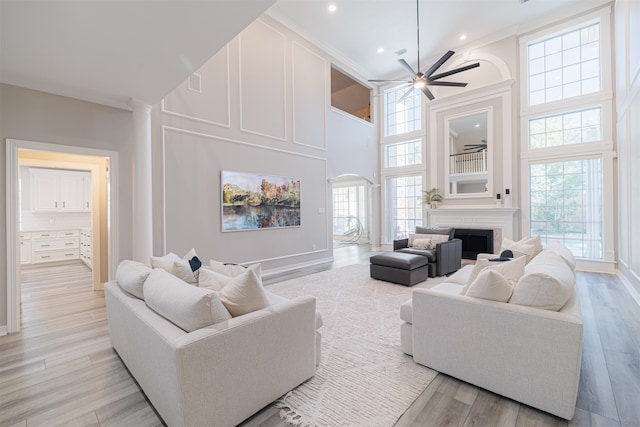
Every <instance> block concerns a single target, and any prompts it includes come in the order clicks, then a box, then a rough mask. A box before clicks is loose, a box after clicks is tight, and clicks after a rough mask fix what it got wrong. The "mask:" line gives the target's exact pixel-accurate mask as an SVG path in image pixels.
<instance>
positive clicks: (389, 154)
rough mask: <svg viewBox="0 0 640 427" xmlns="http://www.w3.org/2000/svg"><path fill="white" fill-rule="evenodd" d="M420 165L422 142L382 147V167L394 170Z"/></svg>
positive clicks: (400, 143)
mask: <svg viewBox="0 0 640 427" xmlns="http://www.w3.org/2000/svg"><path fill="white" fill-rule="evenodd" d="M420 163H422V141H421V140H419V139H418V140H415V141H409V142H398V143H396V144H387V145H386V146H385V147H384V167H386V168H396V167H402V166H410V165H419V164H420Z"/></svg>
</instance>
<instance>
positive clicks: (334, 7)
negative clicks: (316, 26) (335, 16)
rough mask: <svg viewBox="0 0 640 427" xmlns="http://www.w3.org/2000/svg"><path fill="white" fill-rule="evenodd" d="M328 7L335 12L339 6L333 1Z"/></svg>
mask: <svg viewBox="0 0 640 427" xmlns="http://www.w3.org/2000/svg"><path fill="white" fill-rule="evenodd" d="M327 9H329V12H332V13H333V12H335V11H336V10H337V9H338V6H336V5H335V4H333V3H331V4H330V5H329V7H328V8H327Z"/></svg>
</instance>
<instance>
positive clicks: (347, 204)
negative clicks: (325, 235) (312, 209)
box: [333, 185, 366, 235]
mask: <svg viewBox="0 0 640 427" xmlns="http://www.w3.org/2000/svg"><path fill="white" fill-rule="evenodd" d="M364 202H365V198H364V185H353V186H348V187H334V188H333V234H335V235H345V234H346V233H348V232H349V231H351V230H352V229H353V228H354V227H361V228H362V229H364V228H365V226H366V224H365V207H364Z"/></svg>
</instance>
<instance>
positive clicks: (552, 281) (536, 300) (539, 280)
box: [509, 250, 576, 311]
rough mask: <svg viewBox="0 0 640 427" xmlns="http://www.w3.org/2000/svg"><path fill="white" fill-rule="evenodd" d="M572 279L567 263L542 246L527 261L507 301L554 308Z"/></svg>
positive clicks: (558, 306)
mask: <svg viewBox="0 0 640 427" xmlns="http://www.w3.org/2000/svg"><path fill="white" fill-rule="evenodd" d="M575 282H576V278H575V274H574V272H573V270H572V269H571V268H570V267H569V266H568V265H567V263H566V262H565V261H564V260H563V259H562V258H561V257H560V256H559V255H558V254H556V253H554V252H552V251H548V250H544V251H542V252H541V253H540V254H539V255H538V256H537V257H536V258H535V259H534V260H533V261H532V262H531V263H529V264H528V265H527V267H526V269H525V274H524V276H522V278H521V279H520V280H519V281H518V283H517V284H516V286H515V288H514V290H513V295H512V296H511V299H510V300H509V303H510V304H518V305H525V306H529V307H536V308H541V309H544V310H553V311H558V310H560V309H561V308H562V307H563V306H564V305H565V304H566V302H567V301H568V300H569V298H570V297H571V294H572V292H573V287H574V286H575Z"/></svg>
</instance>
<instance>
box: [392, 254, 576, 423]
mask: <svg viewBox="0 0 640 427" xmlns="http://www.w3.org/2000/svg"><path fill="white" fill-rule="evenodd" d="M569 264H570V263H569ZM574 268H575V265H574ZM472 270H473V266H466V267H464V268H463V269H462V270H460V271H458V272H457V273H456V274H454V275H453V276H451V277H449V278H448V279H447V280H446V281H445V282H444V283H441V284H439V285H437V286H435V287H434V288H432V289H429V290H427V289H416V290H414V291H413V297H412V299H411V300H409V301H407V302H406V303H405V304H403V305H402V307H401V310H400V317H401V319H402V320H403V321H404V323H403V324H402V326H401V344H402V351H403V352H404V353H406V354H409V355H413V359H414V360H415V361H416V362H417V363H420V364H422V365H425V366H428V367H430V368H432V369H434V370H436V371H438V372H442V373H444V374H447V375H451V376H453V377H455V378H458V379H461V380H463V381H466V382H469V383H471V384H474V385H477V386H478V387H482V388H484V389H487V390H489V391H492V392H494V393H497V394H500V395H502V396H505V397H508V398H511V399H513V400H516V401H518V402H522V403H525V404H527V405H530V406H533V407H535V408H538V409H541V410H543V411H546V412H549V413H551V414H554V415H557V416H559V417H562V418H565V419H571V418H572V417H573V414H574V411H575V404H576V398H577V392H578V385H579V382H580V364H581V357H582V339H583V336H582V334H583V323H582V315H581V310H580V301H579V298H578V292H577V287H576V285H575V274H574V272H573V269H572V268H571V267H570V265H568V264H567V263H566V262H565V261H564V260H563V259H562V258H561V257H560V256H558V255H557V254H556V253H551V251H547V250H545V251H543V252H542V253H541V254H539V255H538V256H537V257H535V258H534V259H533V260H532V261H531V262H530V263H529V264H527V265H526V267H525V276H526V275H527V274H530V275H531V274H535V275H536V277H534V278H535V279H544V277H545V275H547V276H546V277H547V278H548V281H549V283H551V282H554V281H555V280H556V279H557V278H554V276H555V275H557V276H558V277H562V280H563V281H565V282H566V281H570V282H571V283H564V284H565V285H567V284H568V285H570V286H571V295H570V297H569V299H568V301H567V302H566V303H564V305H563V306H562V308H560V310H558V311H553V310H546V309H541V308H537V307H531V306H525V305H518V304H513V303H508V302H497V301H490V300H486V299H480V298H473V297H469V296H466V295H460V293H461V291H462V289H463V287H464V286H465V284H466V282H467V280H468V278H469V275H470V274H471V272H472ZM567 270H568V271H567ZM525 276H523V277H525ZM531 279H532V277H531V276H530V279H529V280H531ZM521 280H522V279H521ZM516 287H517V285H516Z"/></svg>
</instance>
